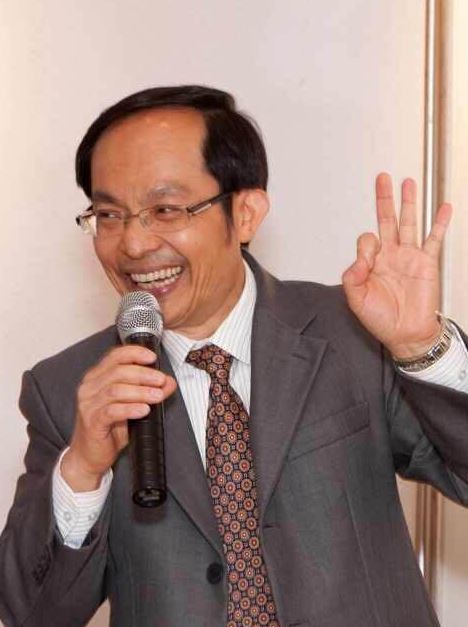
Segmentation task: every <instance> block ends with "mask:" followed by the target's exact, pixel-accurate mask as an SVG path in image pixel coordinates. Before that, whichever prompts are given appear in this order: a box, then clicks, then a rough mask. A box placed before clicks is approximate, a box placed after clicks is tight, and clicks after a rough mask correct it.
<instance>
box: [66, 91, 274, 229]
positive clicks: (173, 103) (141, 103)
mask: <svg viewBox="0 0 468 627" xmlns="http://www.w3.org/2000/svg"><path fill="white" fill-rule="evenodd" d="M159 107H167V108H171V107H189V108H192V109H196V110H197V111H200V113H201V114H202V116H203V118H204V120H205V125H206V137H205V142H204V145H203V156H204V159H205V164H206V167H207V169H208V171H209V172H210V173H211V174H212V175H213V176H214V178H215V179H216V180H217V181H218V183H219V187H220V192H236V191H240V190H242V189H254V188H260V189H264V190H266V187H267V182H268V164H267V157H266V152H265V146H264V144H263V141H262V138H261V135H260V131H259V129H258V128H257V126H256V124H255V122H254V121H253V120H252V119H251V118H249V117H248V116H247V115H246V114H245V113H242V112H240V111H237V110H236V102H235V100H234V98H233V96H231V94H229V93H227V92H225V91H221V90H219V89H214V88H212V87H206V86H203V85H178V86H173V87H154V88H151V89H145V90H144V91H140V92H137V93H135V94H132V95H130V96H127V97H126V98H124V99H123V100H120V101H119V102H117V103H116V104H114V105H112V106H111V107H109V108H108V109H106V110H105V111H103V112H102V113H101V115H100V116H99V117H98V118H97V119H96V120H95V121H94V122H93V123H92V124H91V126H90V127H89V129H88V130H87V132H86V134H85V136H84V137H83V139H82V140H81V142H80V145H79V146H78V150H77V152H76V160H75V170H76V182H77V183H78V185H79V187H81V188H82V189H83V191H84V192H85V194H86V195H87V196H88V198H89V197H91V159H92V155H93V149H94V147H95V145H96V142H97V141H98V139H99V138H100V136H101V135H102V133H103V132H104V131H105V130H106V129H107V128H109V126H111V125H112V124H113V123H114V122H116V121H118V120H122V119H123V118H126V117H128V116H130V115H132V114H134V113H137V112H139V111H142V110H145V109H155V108H159ZM230 207H231V204H230V203H227V205H225V210H226V213H227V215H228V217H230Z"/></svg>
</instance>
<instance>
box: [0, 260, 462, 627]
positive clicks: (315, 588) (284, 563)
mask: <svg viewBox="0 0 468 627" xmlns="http://www.w3.org/2000/svg"><path fill="white" fill-rule="evenodd" d="M249 263H250V264H251V265H252V266H253V269H254V273H255V276H256V280H257V285H258V302H257V306H256V310H255V316H254V323H253V335H252V401H251V412H250V414H251V438H252V446H253V451H254V459H255V465H256V470H257V481H258V493H259V503H258V505H259V509H260V529H261V538H262V542H263V547H264V555H265V561H266V564H267V568H268V571H269V575H270V579H271V583H272V586H273V590H274V595H275V599H276V602H277V606H278V612H279V618H280V621H281V625H282V626H283V627H293V626H294V627H299V626H306V625H309V626H312V625H313V626H314V627H354V626H356V627H357V626H359V627H419V626H421V627H422V626H429V625H437V624H438V622H437V619H436V617H435V615H434V612H433V610H432V608H431V606H430V603H429V601H428V598H427V595H426V591H425V588H424V584H423V581H422V578H421V576H420V573H419V570H418V566H417V563H416V560H415V557H414V554H413V551H412V547H411V543H410V539H409V536H408V532H407V528H406V524H405V521H404V518H403V513H402V509H401V506H400V501H399V498H398V493H397V487H396V483H395V471H397V472H399V473H400V474H401V475H403V476H404V477H409V478H413V479H417V480H421V481H428V482H430V483H432V484H433V485H435V486H436V487H437V488H438V489H439V490H441V491H442V492H443V493H444V494H446V495H447V496H449V497H450V498H452V499H454V500H455V501H458V502H460V503H464V504H467V502H468V395H465V394H461V393H458V392H455V391H451V390H448V389H445V388H441V387H438V386H433V385H427V384H422V383H417V382H415V381H413V380H410V379H408V378H404V377H402V376H400V375H398V374H396V373H395V371H394V369H393V367H392V365H391V363H389V362H388V360H387V359H386V356H385V354H384V351H383V350H382V348H381V347H380V346H379V345H378V344H377V343H376V342H375V341H374V340H373V339H372V338H371V337H369V335H368V334H367V333H366V332H365V331H364V330H363V329H362V328H361V327H360V325H359V324H358V323H357V321H356V320H355V319H354V317H353V316H352V314H351V313H350V312H349V310H348V308H347V306H346V303H345V300H344V297H343V294H342V291H341V289H340V288H330V287H324V286H321V285H316V284H309V283H301V282H280V281H278V280H276V279H275V278H273V277H272V276H270V275H268V274H267V273H265V272H264V271H263V270H262V269H261V268H260V267H259V266H258V265H257V264H255V262H254V261H253V260H252V259H251V258H250V261H249ZM116 343H117V338H116V334H115V329H114V328H113V327H112V328H109V329H107V330H105V331H103V332H101V333H98V334H97V335H94V336H93V337H91V338H88V339H86V340H84V341H83V342H81V343H79V344H77V345H76V346H73V347H71V348H68V349H67V350H65V351H64V352H63V353H60V354H59V355H57V356H55V357H52V358H51V359H48V360H46V361H43V362H41V363H40V364H38V365H37V366H35V368H33V369H32V370H31V371H30V372H27V373H26V374H25V376H24V382H23V389H22V394H21V400H20V406H21V409H22V411H23V413H24V415H25V416H26V418H27V420H28V431H29V436H30V445H29V448H28V451H27V454H26V458H25V463H26V473H25V474H24V475H22V477H21V478H20V479H19V481H18V486H17V492H16V496H15V502H14V505H13V507H12V509H11V511H10V514H9V517H8V521H7V525H6V528H5V530H4V532H3V535H2V537H1V541H0V617H1V618H2V620H3V621H4V622H5V624H6V625H7V626H13V625H14V626H17V625H24V626H28V627H29V626H31V627H32V626H38V627H39V626H41V627H42V626H46V625H47V627H49V626H50V625H53V626H54V627H62V626H63V627H66V626H67V627H68V626H70V627H73V626H75V627H76V626H79V625H84V624H85V623H86V621H87V620H89V618H90V617H91V616H92V614H93V612H94V611H95V610H96V608H97V607H98V605H99V604H100V603H101V602H102V601H103V599H104V598H105V597H106V596H108V597H109V598H110V602H111V608H112V619H111V621H112V625H113V626H114V627H150V626H151V627H163V626H164V627H185V626H187V625H190V626H191V627H222V626H223V625H225V616H226V604H227V600H226V588H227V586H226V581H225V578H224V577H221V578H220V580H219V581H218V579H219V578H218V577H216V574H217V573H218V574H219V572H218V571H217V570H216V568H215V567H213V566H212V567H211V568H210V565H213V564H220V565H223V564H224V558H223V551H222V546H221V542H220V538H219V535H218V532H217V529H216V524H215V519H214V515H213V513H212V507H211V500H210V495H209V491H208V487H207V481H206V478H205V475H204V470H203V466H202V463H201V460H200V456H199V452H198V449H197V446H196V443H195V439H194V436H193V433H192V430H191V427H190V423H189V419H188V416H187V413H186V410H185V407H184V404H183V401H182V398H181V396H180V394H179V393H176V394H175V395H174V396H173V397H172V398H171V399H170V400H169V401H168V402H167V403H166V423H165V427H166V459H167V480H168V489H169V495H168V500H167V502H166V504H165V505H164V506H163V507H162V508H160V509H156V510H141V509H138V508H136V507H135V506H133V505H132V502H131V497H130V472H129V463H128V458H127V454H125V453H124V454H122V455H121V457H120V458H119V460H118V461H117V463H116V464H115V468H114V481H113V486H112V490H111V494H110V496H109V498H108V500H107V502H106V506H105V509H104V512H103V514H102V515H101V517H100V519H99V520H98V521H97V523H96V524H95V525H94V527H93V529H92V530H91V532H90V534H89V536H88V538H87V540H86V543H85V546H83V548H81V549H80V550H73V549H70V548H67V547H66V546H64V545H63V544H62V543H61V541H60V540H59V538H58V537H57V533H56V531H55V525H54V518H53V514H52V504H51V473H52V469H53V467H54V464H55V463H56V460H57V456H58V455H59V452H60V451H61V450H62V449H63V448H64V446H65V445H66V443H67V442H68V441H69V439H70V436H71V433H72V430H73V422H74V416H75V391H76V388H77V385H78V384H79V381H80V379H81V378H82V376H83V373H84V372H85V371H86V370H87V369H88V368H89V367H91V366H92V365H94V364H95V363H96V362H97V361H98V360H99V358H100V357H101V356H102V355H103V353H105V351H107V350H108V349H109V348H110V347H111V346H113V345H115V344H116ZM162 359H163V368H164V369H166V370H167V371H170V370H171V369H170V365H169V363H168V361H167V359H166V358H165V357H164V355H163V358H162Z"/></svg>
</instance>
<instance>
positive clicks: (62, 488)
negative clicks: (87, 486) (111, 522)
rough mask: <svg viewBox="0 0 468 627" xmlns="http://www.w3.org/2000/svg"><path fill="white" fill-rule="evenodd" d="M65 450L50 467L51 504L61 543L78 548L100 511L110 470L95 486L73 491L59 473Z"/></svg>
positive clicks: (107, 490) (109, 484) (108, 483)
mask: <svg viewBox="0 0 468 627" xmlns="http://www.w3.org/2000/svg"><path fill="white" fill-rule="evenodd" d="M68 450H69V449H68V448H66V449H65V450H64V451H62V453H61V455H60V457H59V459H58V462H57V464H56V465H55V468H54V473H53V476H52V504H53V510H54V516H55V521H56V523H57V527H58V530H59V532H60V534H61V536H62V540H63V543H64V544H65V545H66V546H69V547H71V548H73V549H79V548H81V547H82V545H83V542H84V540H85V538H86V536H87V535H88V533H89V531H90V530H91V527H92V526H93V525H94V523H95V522H96V520H97V519H98V517H99V515H100V513H101V512H102V509H103V507H104V503H105V501H106V498H107V495H108V494H109V490H110V487H111V484H112V470H111V469H109V470H108V471H107V472H106V474H105V475H104V476H103V478H102V480H101V485H100V486H99V488H98V489H97V490H93V491H92V492H74V491H73V490H72V489H71V488H70V486H69V485H68V483H67V482H66V481H65V479H64V478H63V477H62V475H61V473H60V465H61V463H62V458H63V456H64V455H65V453H66V452H67V451H68Z"/></svg>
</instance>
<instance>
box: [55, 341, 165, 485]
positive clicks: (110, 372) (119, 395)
mask: <svg viewBox="0 0 468 627" xmlns="http://www.w3.org/2000/svg"><path fill="white" fill-rule="evenodd" d="M154 359H155V355H154V353H152V352H151V351H150V350H148V349H147V348H143V347H142V346H119V347H117V348H114V349H112V350H111V351H110V352H109V353H108V354H107V355H106V356H105V357H104V358H103V359H102V360H101V361H100V362H99V363H98V364H97V365H96V366H95V367H94V368H91V369H90V370H88V372H87V373H86V375H85V376H84V378H83V381H82V383H81V385H80V387H79V389H78V394H77V417H76V422H75V430H74V432H73V436H72V439H71V443H70V449H69V450H68V451H67V453H65V455H64V457H63V459H62V466H61V472H62V476H63V478H64V479H65V481H66V482H67V483H68V485H69V486H70V487H71V488H72V489H73V490H74V491H75V492H84V491H89V490H95V489H97V488H98V487H99V484H100V482H101V478H102V476H103V475H104V473H105V472H106V471H107V470H108V469H109V468H110V467H111V466H112V464H113V463H114V461H115V460H116V459H117V456H118V454H119V453H120V451H121V450H122V449H123V448H124V447H125V446H126V445H127V444H128V429H127V419H132V420H136V419H138V418H143V417H144V416H146V415H147V414H148V413H149V411H150V406H151V405H152V404H154V403H160V402H161V401H163V400H164V399H165V398H167V397H168V396H170V394H172V393H173V392H174V390H175V389H176V386H177V384H176V382H175V380H174V379H173V378H172V377H170V376H169V375H166V374H164V373H163V372H160V371H159V370H155V369H154V368H153V367H152V366H151V364H153V363H154Z"/></svg>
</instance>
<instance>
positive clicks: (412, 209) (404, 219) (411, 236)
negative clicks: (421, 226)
mask: <svg viewBox="0 0 468 627" xmlns="http://www.w3.org/2000/svg"><path fill="white" fill-rule="evenodd" d="M399 234H400V244H401V245H402V246H416V245H417V243H418V227H417V220H416V183H415V181H413V179H405V180H404V181H403V184H402V186H401V211H400V226H399Z"/></svg>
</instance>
